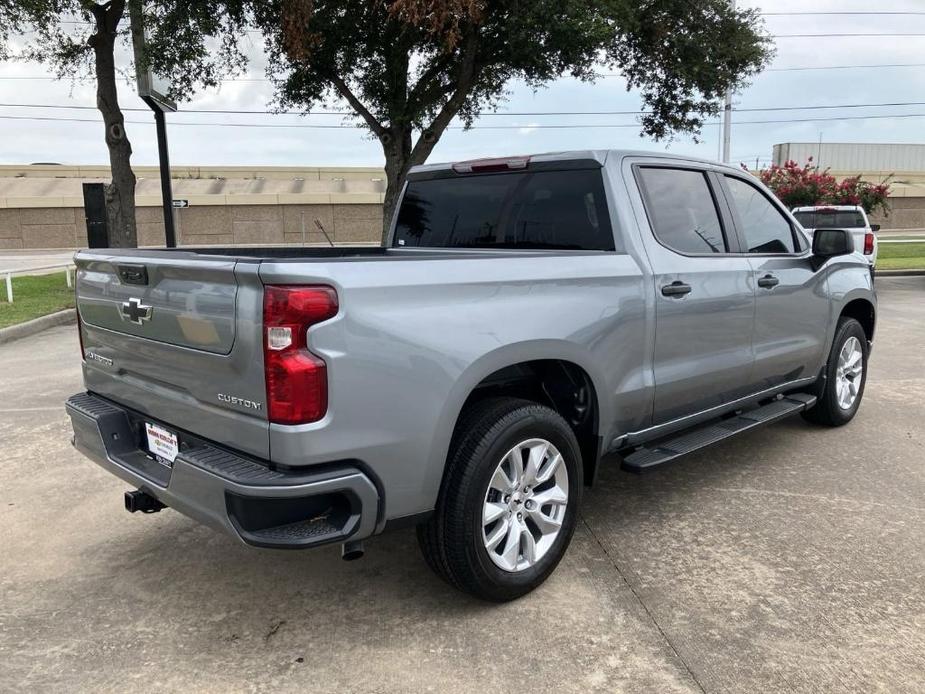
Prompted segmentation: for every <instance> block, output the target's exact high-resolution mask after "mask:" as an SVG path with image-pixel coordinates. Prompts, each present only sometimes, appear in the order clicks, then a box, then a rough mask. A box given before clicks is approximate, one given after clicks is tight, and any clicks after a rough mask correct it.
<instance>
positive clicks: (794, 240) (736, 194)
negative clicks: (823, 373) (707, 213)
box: [722, 174, 830, 391]
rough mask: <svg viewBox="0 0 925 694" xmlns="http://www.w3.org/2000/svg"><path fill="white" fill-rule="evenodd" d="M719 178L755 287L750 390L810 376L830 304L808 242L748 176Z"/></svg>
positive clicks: (817, 363) (819, 353)
mask: <svg viewBox="0 0 925 694" xmlns="http://www.w3.org/2000/svg"><path fill="white" fill-rule="evenodd" d="M722 178H723V183H724V189H725V194H726V197H727V199H728V201H729V205H730V207H731V209H732V213H733V217H734V219H735V222H736V228H737V229H738V232H739V243H740V245H741V246H742V248H743V250H744V251H746V252H747V253H748V260H749V263H750V265H751V267H752V272H753V273H754V282H755V285H756V287H757V288H756V290H755V291H756V303H755V333H754V345H755V367H754V371H753V372H752V375H751V377H750V379H749V380H750V381H751V383H752V384H753V389H754V390H756V391H757V390H763V389H765V388H772V387H774V386H778V385H781V384H783V383H789V382H791V381H795V380H799V379H802V378H810V377H815V376H816V375H817V373H816V372H817V371H818V369H819V368H820V366H821V364H822V360H823V356H824V355H823V351H824V349H825V336H826V334H827V331H826V326H827V325H828V321H829V311H830V304H829V298H828V292H827V291H826V287H825V279H824V277H823V276H822V273H819V272H816V271H815V270H814V268H813V263H812V258H811V254H810V249H809V243H808V242H807V239H806V238H805V237H804V236H803V235H802V234H801V233H799V231H798V230H797V229H796V228H795V226H794V225H793V223H792V222H791V220H790V218H789V217H788V216H787V214H786V212H785V211H784V208H783V207H782V206H781V205H780V204H779V203H778V202H777V201H776V200H775V199H774V198H772V196H770V195H768V194H767V193H766V192H765V191H763V190H762V189H761V188H760V187H759V186H758V185H756V183H755V181H754V180H753V179H752V178H750V177H748V176H744V175H743V176H740V175H737V174H735V175H734V174H725V175H724V176H723V177H722Z"/></svg>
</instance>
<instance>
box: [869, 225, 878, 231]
mask: <svg viewBox="0 0 925 694" xmlns="http://www.w3.org/2000/svg"><path fill="white" fill-rule="evenodd" d="M870 230H871V231H880V225H879V224H871V225H870Z"/></svg>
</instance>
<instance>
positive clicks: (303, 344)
mask: <svg viewBox="0 0 925 694" xmlns="http://www.w3.org/2000/svg"><path fill="white" fill-rule="evenodd" d="M337 310H338V305H337V292H335V291H334V289H333V288H331V287H327V286H323V285H317V286H301V285H299V286H294V285H268V286H266V287H264V292H263V335H264V338H263V361H264V374H265V377H266V383H267V414H268V416H269V419H270V421H271V422H273V423H275V424H308V423H309V422H317V421H318V420H319V419H321V418H322V417H324V415H325V413H326V412H327V411H328V375H327V366H326V365H325V363H324V360H323V359H322V358H321V357H319V356H318V355H316V354H313V353H312V352H310V351H309V349H308V329H309V328H310V327H311V326H313V325H315V324H317V323H320V322H322V321H325V320H328V319H329V318H333V317H334V316H335V315H337Z"/></svg>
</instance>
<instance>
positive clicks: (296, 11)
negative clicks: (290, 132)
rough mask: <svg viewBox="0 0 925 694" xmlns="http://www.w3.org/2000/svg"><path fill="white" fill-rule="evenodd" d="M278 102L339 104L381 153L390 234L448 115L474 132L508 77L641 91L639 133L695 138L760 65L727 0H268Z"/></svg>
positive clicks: (755, 42)
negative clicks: (412, 171) (415, 171)
mask: <svg viewBox="0 0 925 694" xmlns="http://www.w3.org/2000/svg"><path fill="white" fill-rule="evenodd" d="M252 11H253V14H254V19H255V21H256V23H257V25H258V26H259V27H260V28H261V29H262V30H263V33H264V37H265V41H266V44H267V49H268V53H269V57H270V69H271V72H272V74H273V75H274V76H275V79H276V84H277V88H278V94H277V97H278V100H279V103H280V105H281V106H284V107H296V108H302V109H305V110H310V109H311V108H312V107H314V106H316V105H317V104H319V103H322V102H325V101H328V100H331V99H343V100H345V101H346V102H347V103H348V104H349V105H350V106H351V108H352V109H353V110H354V111H355V112H356V114H358V115H359V116H360V117H361V118H362V120H363V123H364V124H365V126H366V127H367V128H368V129H369V130H370V131H371V132H372V134H373V135H375V136H376V137H377V138H378V139H379V141H380V142H381V144H382V148H383V152H384V154H385V160H386V177H387V191H386V205H385V208H386V209H385V219H384V225H385V226H387V225H388V221H389V219H390V217H391V212H392V207H393V205H394V202H395V196H396V194H397V193H398V191H399V189H400V186H401V184H402V182H403V179H404V176H405V175H406V174H407V172H408V169H409V168H410V167H411V166H412V165H414V164H418V163H422V162H423V161H425V160H426V159H427V157H428V156H429V155H430V153H431V152H432V150H433V148H434V146H435V145H436V143H437V141H438V140H439V139H440V136H441V135H442V134H443V132H444V131H445V130H446V128H447V126H448V125H449V124H450V122H451V121H452V120H453V119H454V118H459V119H460V120H461V121H462V123H463V124H465V125H471V123H472V122H473V120H474V119H475V118H476V116H477V115H478V113H479V112H481V111H484V110H492V109H496V108H497V107H498V106H499V104H500V103H502V102H503V100H504V99H505V97H506V96H507V93H508V89H509V85H510V83H511V82H512V81H514V80H519V81H521V82H522V83H525V84H526V85H528V86H531V87H540V86H542V85H544V84H546V83H548V82H550V81H551V80H554V79H556V78H558V77H560V76H564V75H569V76H572V77H576V78H578V79H581V80H585V81H593V80H594V79H595V78H596V77H597V73H598V71H599V70H600V69H601V68H604V69H607V68H610V69H617V70H619V71H620V72H621V74H622V75H623V76H624V77H625V79H626V85H627V89H636V90H638V91H639V93H640V94H641V97H642V100H643V104H644V107H645V109H646V113H645V114H644V115H643V116H642V118H641V129H642V133H643V134H644V135H648V136H651V137H653V138H656V139H661V138H666V137H669V136H671V135H672V134H674V133H695V134H696V133H697V132H699V130H700V128H701V127H702V125H703V122H704V119H705V118H706V117H707V116H710V115H714V114H716V113H717V112H718V110H719V105H720V100H721V97H722V95H723V94H724V93H725V92H726V91H727V90H730V89H731V90H735V89H737V88H740V87H742V86H743V85H744V84H745V83H746V82H747V80H748V79H749V78H750V77H751V76H753V75H754V74H756V73H757V72H758V71H759V70H760V69H761V68H762V67H763V66H764V65H765V63H766V62H767V60H768V59H769V57H770V54H771V48H770V43H769V39H768V38H767V37H765V36H764V35H763V34H762V32H761V26H760V20H759V17H758V14H757V12H756V11H754V10H749V9H734V8H732V7H730V5H729V3H728V2H727V0H648V1H646V2H639V1H637V0H529V1H526V0H391V1H389V0H337V1H332V0H270V1H268V2H262V1H261V2H253V3H252Z"/></svg>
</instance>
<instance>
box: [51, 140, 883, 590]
mask: <svg viewBox="0 0 925 694" xmlns="http://www.w3.org/2000/svg"><path fill="white" fill-rule="evenodd" d="M76 264H77V268H78V271H77V282H76V292H77V309H78V316H79V324H78V326H79V332H80V343H81V356H82V360H83V380H84V391H83V392H81V393H78V394H76V395H74V396H72V397H71V398H70V399H69V400H68V402H67V411H68V413H69V414H70V417H71V420H72V424H73V430H74V445H75V446H76V447H77V449H78V450H80V451H81V452H82V453H84V454H85V455H86V456H87V457H89V458H91V459H92V460H93V461H95V462H96V463H98V464H99V465H101V466H102V467H103V468H105V469H106V470H108V471H110V472H111V473H113V474H114V475H116V476H117V477H119V478H121V479H122V480H123V481H124V482H126V483H127V484H128V485H129V486H130V490H129V491H127V492H126V493H125V506H126V508H127V509H128V510H130V511H133V512H134V511H143V512H154V511H158V510H160V509H162V508H165V507H169V508H171V509H174V510H176V511H179V512H180V513H182V514H185V515H187V516H189V517H190V518H192V519H195V520H197V521H200V522H202V523H205V524H208V525H210V526H213V527H214V528H217V529H219V530H221V531H224V532H226V533H228V534H230V535H231V536H233V537H234V538H236V539H237V540H239V541H241V542H244V543H246V544H248V545H251V546H254V547H265V548H287V549H297V548H308V547H316V546H318V545H323V544H328V543H339V544H341V545H342V547H343V553H344V556H345V558H356V557H358V556H361V555H362V552H363V542H364V540H366V539H368V538H370V537H372V536H375V535H377V534H380V533H382V532H384V531H386V530H388V529H391V528H395V527H401V526H406V527H407V526H416V528H417V534H418V540H419V544H420V547H421V549H422V551H423V554H424V556H425V558H426V561H427V563H428V564H429V566H430V567H431V568H432V569H433V570H434V571H435V572H436V573H437V574H438V575H439V576H441V577H442V578H444V579H445V580H446V581H448V582H449V583H450V584H451V585H454V586H456V587H458V588H459V589H461V590H464V591H467V592H469V593H472V594H474V595H476V596H479V597H481V598H484V599H488V600H494V601H503V600H510V599H514V598H516V597H519V596H521V595H523V594H525V593H527V592H528V591H530V590H531V589H533V588H534V587H536V586H537V585H539V584H540V583H541V582H542V581H543V580H545V579H546V577H547V576H549V574H550V573H551V572H552V571H553V570H554V568H555V567H556V565H557V564H558V562H559V560H560V559H561V558H562V556H563V554H564V553H565V551H566V548H567V546H568V544H569V541H570V539H571V537H572V534H573V532H574V530H575V526H576V521H577V518H578V513H579V508H580V504H581V496H582V490H583V488H584V487H585V486H587V485H590V484H592V483H593V482H594V479H595V477H596V475H597V472H598V466H599V464H601V463H600V461H601V460H602V459H604V461H605V462H604V464H610V463H611V461H613V463H614V464H617V465H620V466H621V467H622V468H623V469H624V470H626V471H629V472H636V473H639V472H644V471H648V470H652V469H656V468H658V467H659V466H661V465H664V464H666V463H669V462H670V461H672V460H674V459H676V458H678V457H679V456H682V455H684V454H686V453H689V452H691V451H694V450H697V449H699V448H702V447H704V446H707V445H709V444H712V443H715V442H718V441H720V440H723V439H725V438H727V437H730V436H734V435H737V434H743V433H745V432H748V431H749V430H750V429H752V428H754V427H757V426H760V425H763V424H767V423H770V422H774V421H777V420H779V419H781V418H783V417H786V416H788V415H792V414H796V413H801V414H802V415H803V416H804V417H805V418H806V419H807V420H810V421H811V422H814V423H816V424H818V425H826V426H838V425H843V424H846V423H848V422H849V421H850V420H851V419H852V418H853V417H854V415H855V413H856V412H857V410H858V407H859V405H860V403H861V398H862V396H863V394H864V384H865V379H866V376H867V358H868V354H869V351H870V347H871V341H872V339H873V335H874V324H875V312H876V295H875V292H874V288H873V280H872V276H871V269H870V264H869V263H868V262H867V259H866V258H865V257H864V255H863V254H862V253H860V252H859V251H856V250H855V249H854V244H853V240H852V238H851V234H850V233H849V232H846V231H845V230H841V229H817V230H816V232H815V234H814V236H813V239H812V242H811V243H810V240H809V239H808V237H807V236H806V234H805V233H804V232H803V230H802V228H801V227H800V225H799V224H798V223H797V222H796V220H795V219H794V218H793V216H792V215H791V214H790V212H789V211H788V210H787V209H786V208H785V207H783V206H782V205H781V204H780V202H779V201H778V200H777V199H776V198H775V197H774V196H773V195H772V194H771V193H769V192H768V190H767V189H766V188H764V187H763V186H762V185H761V183H759V182H758V181H757V180H755V179H754V178H753V177H751V176H750V175H749V174H748V173H745V172H742V171H740V170H738V169H734V168H729V167H726V166H721V165H717V164H714V163H710V162H706V161H699V160H694V159H690V158H681V157H676V156H671V155H666V154H656V155H653V154H647V153H640V152H624V151H578V152H568V153H555V154H542V155H535V156H529V157H512V158H507V159H489V160H479V161H469V162H457V163H455V164H434V165H426V166H420V167H417V168H414V169H413V170H412V171H411V173H410V174H409V176H408V180H407V183H406V184H405V186H404V189H403V191H402V195H401V199H400V202H399V205H398V207H397V211H396V213H395V216H394V219H393V221H392V224H391V232H390V237H389V241H388V243H386V244H384V245H383V247H333V248H280V247H274V248H218V247H207V248H177V249H138V250H135V249H133V250H115V249H113V250H87V251H80V252H78V253H77V255H76ZM165 541H169V538H165Z"/></svg>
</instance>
